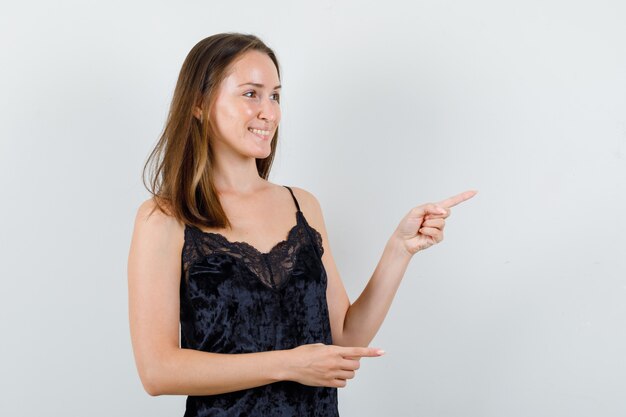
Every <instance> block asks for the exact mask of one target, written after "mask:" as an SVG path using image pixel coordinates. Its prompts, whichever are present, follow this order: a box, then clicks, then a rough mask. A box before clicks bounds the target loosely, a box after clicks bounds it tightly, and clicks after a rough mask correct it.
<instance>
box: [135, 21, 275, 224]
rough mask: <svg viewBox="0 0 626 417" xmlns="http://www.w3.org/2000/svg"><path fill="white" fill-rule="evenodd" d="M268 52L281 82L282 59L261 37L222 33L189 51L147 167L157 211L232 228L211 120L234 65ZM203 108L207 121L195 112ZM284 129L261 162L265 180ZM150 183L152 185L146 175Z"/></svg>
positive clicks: (262, 174) (257, 164) (188, 220)
mask: <svg viewBox="0 0 626 417" xmlns="http://www.w3.org/2000/svg"><path fill="white" fill-rule="evenodd" d="M250 50H256V51H260V52H263V53H266V54H267V55H268V56H269V57H270V58H271V59H272V61H273V62H274V65H275V66H276V71H277V72H278V78H279V80H280V68H279V64H278V59H277V58H276V55H275V54H274V51H272V50H271V49H270V48H269V47H268V46H267V45H265V44H264V43H263V41H261V40H260V39H259V38H258V37H256V36H254V35H251V34H242V33H233V32H229V33H219V34H215V35H212V36H209V37H208V38H205V39H203V40H201V41H200V42H198V43H197V44H196V45H195V46H194V47H193V48H192V49H191V51H189V54H188V55H187V57H186V58H185V61H184V62H183V65H182V68H181V70H180V73H179V75H178V81H177V83H176V88H175V89H174V94H173V98H172V103H171V105H170V109H169V114H168V117H167V122H166V124H165V128H164V129H163V132H162V134H161V137H160V139H159V141H158V143H157V144H156V146H155V148H154V149H153V150H152V152H151V153H150V156H149V157H148V159H147V161H146V163H145V165H144V168H143V176H142V179H143V184H144V186H145V187H146V188H147V189H148V191H149V192H150V193H151V194H152V197H153V199H154V201H155V209H156V208H158V209H159V210H161V211H162V212H164V213H167V214H169V215H171V216H174V217H175V218H177V219H178V220H180V221H181V222H183V223H185V224H191V225H194V226H197V227H201V226H206V227H216V228H225V227H231V224H230V222H229V220H228V217H227V216H226V213H225V212H224V209H223V208H222V205H221V203H220V201H219V198H218V195H217V192H216V190H215V185H214V182H213V166H214V162H213V161H214V156H213V149H212V146H211V141H210V140H209V139H210V138H211V137H215V131H216V130H215V127H214V126H212V121H211V120H210V119H209V114H211V108H212V106H213V105H214V103H215V99H216V96H217V94H216V93H217V90H218V87H219V85H220V83H221V81H222V80H223V79H224V78H225V77H226V71H227V69H228V67H229V65H230V64H231V63H232V62H234V61H235V60H236V59H237V58H238V57H240V56H241V55H242V54H244V53H245V52H247V51H250ZM195 106H199V107H200V108H201V111H202V119H201V120H204V121H205V122H204V123H202V122H201V120H199V119H198V118H196V117H195V116H194V114H193V108H194V107H195ZM277 142H278V128H277V129H276V133H275V134H274V137H273V138H272V141H271V149H272V150H271V152H270V155H269V156H268V157H267V158H264V159H257V160H256V166H257V170H258V172H259V176H260V177H261V178H263V179H266V180H267V179H268V176H269V173H270V169H271V167H272V162H273V161H274V155H275V153H276V145H277ZM147 173H148V174H149V177H150V178H149V184H146V174H147Z"/></svg>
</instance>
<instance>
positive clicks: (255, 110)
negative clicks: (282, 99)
mask: <svg viewBox="0 0 626 417" xmlns="http://www.w3.org/2000/svg"><path fill="white" fill-rule="evenodd" d="M227 74H228V75H227V77H226V78H225V79H224V80H223V81H222V83H221V84H220V86H219V88H218V91H217V93H216V94H217V96H216V100H215V105H214V106H213V108H212V110H211V115H210V117H211V120H212V121H213V123H214V125H213V126H215V129H216V134H217V137H215V138H214V140H213V143H212V145H213V149H214V150H215V152H216V153H220V152H235V153H237V154H240V155H241V156H243V157H253V158H259V159H263V158H267V157H268V156H269V155H270V152H271V141H272V138H273V137H274V133H275V132H276V128H277V126H278V123H279V122H280V115H281V114H280V104H279V92H280V80H279V79H278V72H277V71H276V67H275V66H274V62H273V61H272V60H271V58H270V57H269V56H267V54H265V53H263V52H259V51H248V52H246V53H245V54H244V55H242V56H241V57H240V58H239V59H237V60H236V61H234V62H233V63H232V64H231V65H230V70H229V71H228V72H227Z"/></svg>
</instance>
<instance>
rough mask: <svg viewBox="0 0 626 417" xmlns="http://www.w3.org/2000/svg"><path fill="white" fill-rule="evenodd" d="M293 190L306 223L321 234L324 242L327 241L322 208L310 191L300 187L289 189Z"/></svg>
mask: <svg viewBox="0 0 626 417" xmlns="http://www.w3.org/2000/svg"><path fill="white" fill-rule="evenodd" d="M290 188H291V189H292V190H293V193H294V195H295V196H296V199H297V200H298V204H299V205H300V210H302V213H304V217H306V219H307V222H308V223H309V224H310V225H311V226H312V227H313V228H314V229H315V230H317V231H318V232H320V233H321V235H322V238H323V239H324V240H326V239H327V233H326V225H325V224H324V215H323V214H322V207H321V205H320V202H319V200H318V199H317V197H316V196H315V195H314V194H313V193H311V192H310V191H307V190H305V189H304V188H300V187H290Z"/></svg>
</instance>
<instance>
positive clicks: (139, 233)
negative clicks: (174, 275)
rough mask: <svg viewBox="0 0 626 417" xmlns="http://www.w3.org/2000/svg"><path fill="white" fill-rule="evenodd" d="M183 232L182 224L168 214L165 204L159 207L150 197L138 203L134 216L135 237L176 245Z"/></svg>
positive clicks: (180, 239)
mask: <svg viewBox="0 0 626 417" xmlns="http://www.w3.org/2000/svg"><path fill="white" fill-rule="evenodd" d="M183 232H184V225H183V224H182V223H181V222H180V221H179V220H178V219H176V218H175V217H174V216H172V215H171V214H170V212H169V210H168V208H167V205H166V204H163V203H162V204H161V208H159V206H158V205H157V203H156V201H155V200H154V199H153V198H150V199H148V200H145V201H144V202H143V203H141V204H140V205H139V208H138V209H137V214H136V216H135V230H134V233H133V235H134V237H135V238H139V239H141V240H149V241H151V242H152V243H157V242H159V243H160V244H161V245H166V244H167V245H174V246H177V245H178V244H179V243H181V242H182V236H183ZM178 246H181V245H178Z"/></svg>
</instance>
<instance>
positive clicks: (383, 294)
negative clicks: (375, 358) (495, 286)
mask: <svg viewBox="0 0 626 417" xmlns="http://www.w3.org/2000/svg"><path fill="white" fill-rule="evenodd" d="M294 188H295V187H294ZM296 189H297V188H296ZM297 190H298V191H300V193H299V195H300V196H302V197H304V198H299V200H302V202H303V203H304V204H303V206H304V207H303V211H304V210H306V213H305V216H306V217H307V219H310V221H309V222H310V224H311V226H312V227H314V228H315V229H316V230H317V231H319V232H320V234H321V236H322V244H323V246H324V254H323V256H322V262H323V263H324V269H325V270H326V276H327V278H328V287H327V290H326V298H327V302H328V310H329V316H330V324H331V329H332V337H333V344H335V345H340V346H368V345H369V343H370V342H371V340H372V339H373V338H374V336H375V335H376V333H377V332H378V329H379V328H380V326H381V325H382V323H383V320H384V319H385V316H386V315H387V312H388V311H389V307H390V306H391V302H392V301H393V298H394V296H395V294H396V291H397V290H398V287H399V286H400V282H401V281H402V277H403V276H404V273H405V271H406V269H407V267H408V265H409V262H410V261H411V258H412V257H413V255H414V254H415V253H417V252H419V251H420V250H424V249H426V248H428V247H430V246H432V245H434V244H436V243H439V242H441V240H443V229H444V227H445V219H446V218H447V217H448V216H449V215H450V208H451V207H453V206H455V205H457V204H459V203H461V202H463V201H465V200H467V199H469V198H471V197H473V196H474V195H475V194H476V191H466V192H463V193H461V194H458V195H456V196H454V197H450V198H448V199H446V200H443V201H440V202H439V203H429V204H424V205H421V206H417V207H414V208H413V209H411V210H410V211H409V213H408V214H407V215H406V216H404V218H403V219H402V221H401V222H400V224H399V225H398V227H397V228H396V230H395V231H394V232H393V234H392V235H391V237H390V238H389V240H388V241H387V244H386V245H385V248H384V250H383V254H382V256H381V258H380V261H379V262H378V264H377V265H376V268H375V270H374V273H373V274H372V277H371V278H370V280H369V282H368V283H367V285H366V286H365V289H364V290H363V292H362V293H361V295H360V296H359V297H358V298H357V299H356V301H355V302H354V303H352V304H351V303H350V300H349V298H348V295H347V293H346V290H345V288H344V286H343V283H342V281H341V278H340V276H339V272H338V270H337V266H336V265H335V261H334V259H333V256H332V253H331V250H330V245H329V242H328V234H327V232H326V227H325V224H324V219H323V215H322V210H321V207H320V205H319V202H318V201H317V199H316V198H315V197H314V196H313V195H312V194H311V193H309V192H307V191H304V190H302V189H297Z"/></svg>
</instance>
